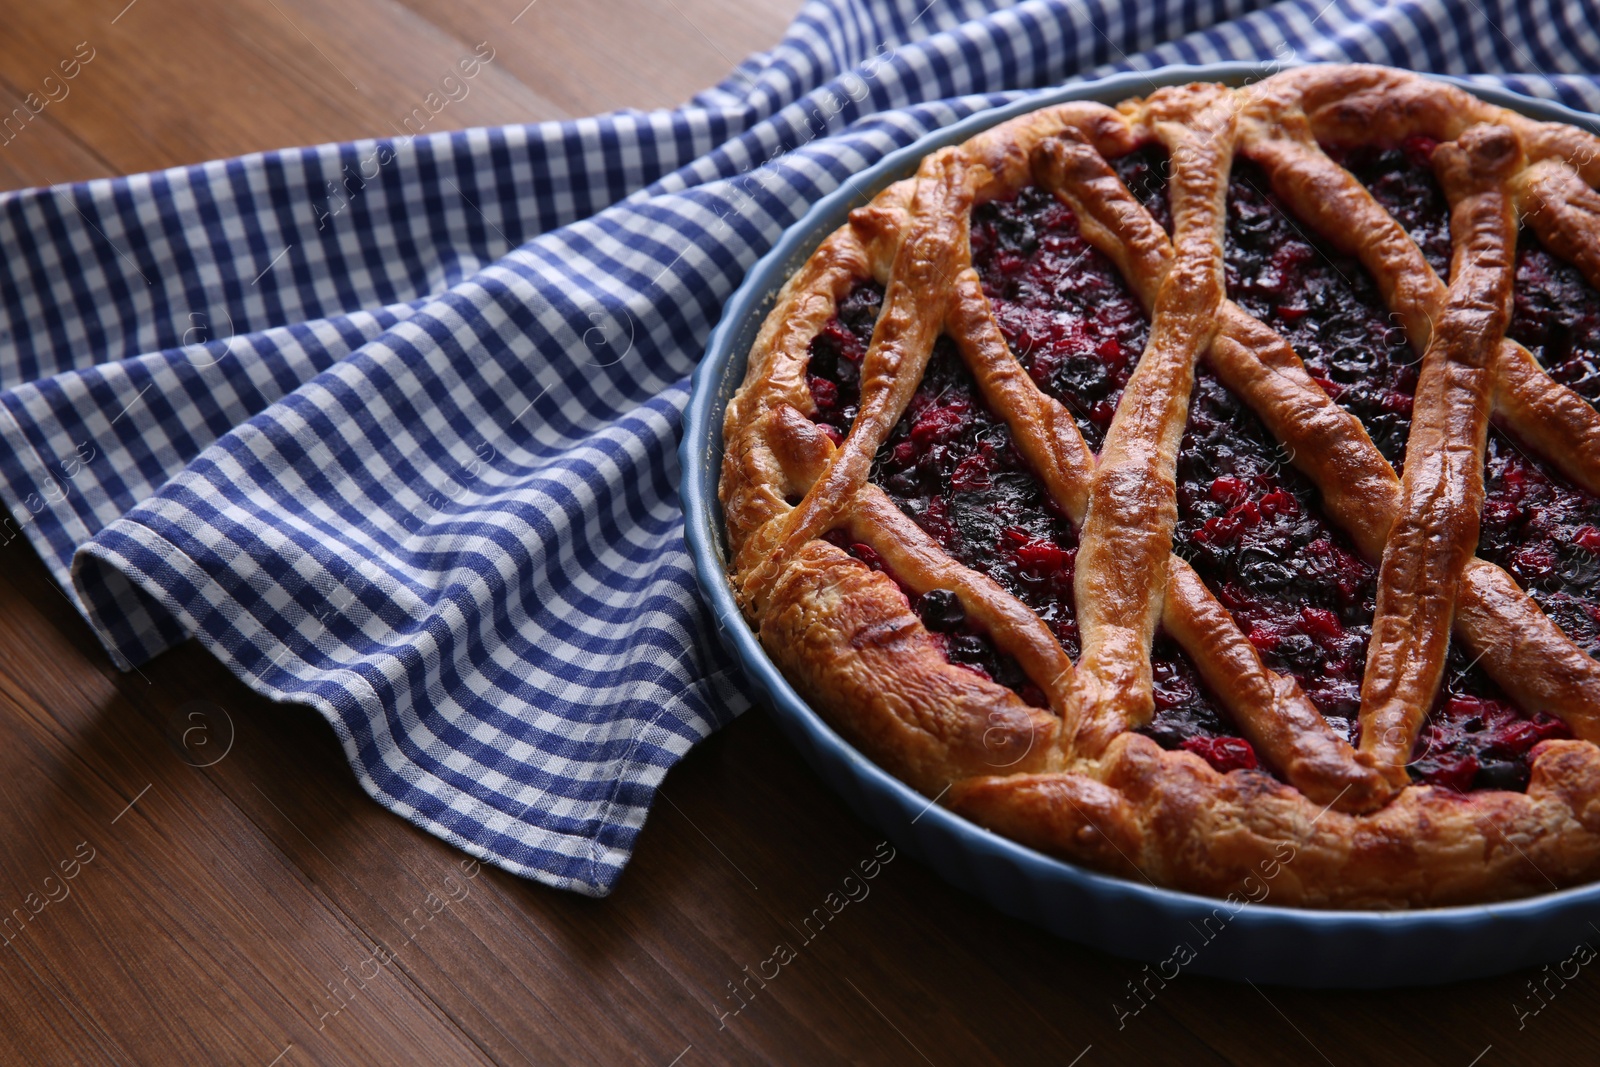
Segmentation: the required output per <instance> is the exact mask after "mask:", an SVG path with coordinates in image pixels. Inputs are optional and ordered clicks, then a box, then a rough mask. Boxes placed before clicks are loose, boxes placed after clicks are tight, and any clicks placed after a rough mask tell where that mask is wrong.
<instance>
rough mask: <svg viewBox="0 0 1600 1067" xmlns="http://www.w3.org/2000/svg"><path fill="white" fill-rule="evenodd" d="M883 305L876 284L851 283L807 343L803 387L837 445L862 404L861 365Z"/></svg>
mask: <svg viewBox="0 0 1600 1067" xmlns="http://www.w3.org/2000/svg"><path fill="white" fill-rule="evenodd" d="M882 305H883V287H882V286H880V285H878V284H877V283H875V282H870V281H864V282H858V283H856V286H855V288H854V289H852V290H850V292H849V294H848V295H846V296H845V298H844V299H843V300H841V301H839V308H838V311H837V313H836V314H835V315H834V316H833V318H831V319H829V320H828V321H827V323H826V324H825V325H824V326H823V327H822V332H820V333H818V334H817V336H816V338H815V339H813V340H812V342H811V358H810V362H809V363H808V364H807V365H806V384H807V385H808V386H810V388H811V399H812V401H813V402H815V404H816V405H817V412H816V414H815V415H814V416H813V417H812V418H813V421H814V422H816V424H817V425H818V426H820V427H822V429H823V432H824V433H826V434H827V435H828V436H829V437H831V438H833V443H834V444H838V443H839V442H840V441H843V440H844V435H845V434H847V433H849V432H850V424H851V423H852V422H854V421H855V418H856V405H857V404H859V403H860V402H861V361H862V360H863V359H865V358H866V355H867V345H868V344H869V343H870V342H871V341H872V327H873V326H874V325H875V324H876V323H877V321H878V310H879V308H881V307H882Z"/></svg>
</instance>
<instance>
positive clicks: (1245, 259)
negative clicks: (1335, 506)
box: [1227, 152, 1443, 470]
mask: <svg viewBox="0 0 1600 1067" xmlns="http://www.w3.org/2000/svg"><path fill="white" fill-rule="evenodd" d="M1378 158H1381V159H1383V160H1385V161H1386V167H1387V169H1386V170H1383V171H1382V172H1381V173H1378V172H1377V164H1376V163H1375V162H1373V163H1371V164H1369V166H1368V167H1367V170H1368V176H1369V178H1370V179H1374V180H1388V181H1390V182H1391V184H1394V185H1396V186H1397V187H1399V186H1401V185H1402V184H1403V183H1402V182H1401V180H1400V177H1398V176H1397V175H1396V171H1399V170H1401V169H1404V170H1406V172H1407V179H1408V180H1410V181H1413V182H1414V183H1422V182H1423V181H1424V179H1425V180H1426V182H1429V183H1431V182H1432V181H1433V177H1432V173H1431V172H1428V171H1426V170H1423V171H1420V172H1419V173H1417V174H1416V175H1415V176H1412V175H1411V174H1410V171H1412V170H1414V169H1415V168H1414V167H1412V165H1411V162H1410V157H1408V156H1407V155H1406V154H1405V153H1404V152H1395V153H1390V154H1387V155H1383V156H1381V157H1378ZM1439 204H1440V206H1441V208H1442V205H1443V199H1442V197H1441V198H1440V200H1439ZM1419 211H1420V209H1419ZM1418 225H1419V226H1421V227H1423V228H1425V225H1424V224H1423V223H1420V222H1419V224H1418ZM1227 274H1228V295H1229V296H1230V297H1232V298H1233V300H1234V302H1235V303H1237V304H1238V305H1239V306H1240V307H1242V308H1244V310H1246V311H1248V312H1249V313H1250V314H1252V315H1254V316H1255V317H1256V318H1258V319H1260V320H1261V321H1262V322H1264V323H1266V324H1267V325H1268V326H1271V327H1272V328H1273V329H1274V330H1276V331H1278V333H1279V334H1280V335H1281V336H1283V337H1284V339H1286V340H1287V341H1288V342H1289V343H1290V344H1291V345H1293V346H1294V350H1295V351H1296V352H1297V353H1299V355H1300V358H1301V359H1302V360H1303V361H1304V362H1305V365H1306V369H1307V370H1308V371H1310V373H1311V376H1312V377H1313V378H1315V379H1316V380H1317V382H1318V384H1320V385H1321V386H1322V387H1323V389H1325V390H1326V391H1327V393H1328V395H1329V396H1331V397H1333V399H1334V400H1336V401H1338V402H1339V404H1340V405H1341V406H1342V407H1343V408H1344V409H1345V410H1346V411H1349V412H1350V413H1351V414H1352V415H1355V416H1356V417H1357V418H1359V419H1360V420H1361V421H1362V423H1363V424H1364V425H1365V426H1366V428H1367V434H1368V436H1370V437H1371V438H1372V443H1373V444H1375V445H1377V446H1378V450H1379V451H1380V452H1382V453H1383V455H1384V457H1385V458H1386V459H1388V460H1389V462H1390V463H1392V464H1394V466H1395V469H1396V470H1399V469H1400V465H1401V463H1402V461H1403V460H1404V459H1405V448H1406V434H1407V431H1408V430H1409V429H1410V426H1411V396H1412V394H1413V393H1414V392H1415V391H1416V388H1417V367H1418V364H1419V362H1420V357H1419V356H1418V355H1417V354H1416V353H1415V352H1413V351H1412V349H1411V346H1410V345H1409V344H1408V343H1407V341H1406V336H1405V331H1404V330H1403V329H1401V328H1400V326H1399V325H1398V323H1397V322H1396V321H1395V320H1392V319H1391V318H1390V315H1389V311H1388V308H1387V307H1385V306H1384V303H1383V300H1382V298H1381V297H1380V295H1379V293H1378V287H1377V284H1376V283H1375V282H1373V280H1372V277H1371V276H1370V275H1369V274H1367V272H1366V271H1365V270H1364V269H1363V268H1362V266H1361V264H1360V263H1359V262H1358V261H1357V260H1356V259H1355V258H1354V257H1353V256H1346V255H1343V254H1341V253H1339V252H1337V251H1335V250H1334V249H1333V247H1332V246H1330V245H1329V244H1328V243H1327V242H1326V241H1324V240H1322V239H1321V238H1320V237H1318V236H1316V235H1315V234H1313V233H1312V232H1311V231H1310V230H1309V229H1307V228H1306V227H1304V226H1302V225H1301V224H1300V223H1299V222H1297V221H1295V220H1294V219H1293V218H1291V217H1290V215H1289V214H1288V209H1287V208H1285V207H1284V206H1283V205H1282V204H1281V203H1280V202H1279V201H1278V199H1277V197H1276V196H1274V195H1273V194H1272V192H1271V189H1270V185H1269V183H1268V180H1267V176H1266V174H1265V173H1264V172H1263V171H1262V170H1261V168H1260V167H1257V166H1256V165H1255V164H1253V163H1251V162H1249V161H1248V160H1246V159H1243V158H1240V159H1237V160H1235V161H1234V165H1233V179H1232V182H1231V183H1230V187H1229V190H1228V220H1227Z"/></svg>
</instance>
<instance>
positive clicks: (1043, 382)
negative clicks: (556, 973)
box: [719, 66, 1600, 908]
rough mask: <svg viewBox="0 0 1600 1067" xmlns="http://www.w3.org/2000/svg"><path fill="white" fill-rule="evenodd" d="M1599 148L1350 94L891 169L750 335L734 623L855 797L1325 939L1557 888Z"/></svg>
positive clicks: (1313, 95) (1587, 685)
mask: <svg viewBox="0 0 1600 1067" xmlns="http://www.w3.org/2000/svg"><path fill="white" fill-rule="evenodd" d="M1597 157H1600V140H1597V139H1596V138H1594V137H1593V136H1592V135H1590V134H1588V133H1586V132H1584V131H1581V130H1579V129H1577V128H1575V127H1573V126H1570V125H1564V124H1552V123H1541V122H1535V121H1532V120H1530V119H1528V118H1526V117H1524V116H1523V115H1522V114H1520V113H1517V112H1514V111H1509V110H1506V109H1504V108H1501V107H1499V106H1496V105H1493V104H1489V103H1486V102H1484V101H1482V100H1480V99H1478V98H1477V97H1474V96H1472V95H1469V94H1468V93H1466V92H1464V91H1463V90H1461V89H1459V88H1457V87H1454V86H1449V85H1446V84H1444V83H1441V82H1439V81H1437V80H1433V79H1425V78H1421V77H1419V76H1416V75H1412V74H1407V73H1404V72H1399V71H1393V70H1388V69H1385V68H1375V67H1348V66H1320V67H1306V68H1297V69H1294V70H1291V71H1287V72H1284V73H1281V74H1277V75H1275V76H1273V77H1271V78H1268V79H1266V80H1263V81H1260V82H1256V83H1254V84H1251V85H1248V86H1245V87H1243V88H1240V89H1229V88H1226V87H1223V86H1220V85H1215V84H1206V83H1201V82H1195V83H1191V84H1187V85H1182V86H1174V87H1169V88H1163V89H1159V90H1157V91H1155V92H1153V93H1150V94H1148V95H1146V96H1145V97H1143V98H1141V99H1135V100H1129V101H1127V102H1125V103H1123V104H1122V105H1121V106H1119V107H1116V108H1112V107H1107V106H1105V105H1102V104H1097V103H1090V102H1086V101H1074V102H1069V103H1063V104H1059V105H1056V106H1053V107H1048V108H1043V109H1040V110H1037V111H1032V112H1029V113H1027V114H1024V115H1021V116H1019V117H1017V118H1014V119H1012V120H1011V121H1009V122H1006V123H1003V124H1001V125H998V126H994V127H992V128H990V129H987V130H985V131H984V132H982V133H979V134H978V135H977V136H975V137H972V138H970V139H969V140H967V141H965V142H963V143H961V144H960V145H957V146H952V147H948V148H943V149H940V150H938V151H934V152H931V153H929V154H927V155H926V156H925V157H924V158H923V159H922V161H921V163H920V165H919V167H918V170H917V173H916V175H915V177H913V178H911V179H908V180H905V181H902V182H899V183H896V184H894V185H891V186H889V188H887V189H886V190H884V191H883V192H882V193H880V194H879V195H878V196H877V197H876V198H874V199H873V201H872V202H871V203H870V204H868V205H866V206H864V207H862V208H860V209H858V210H857V211H856V212H854V213H853V214H852V215H851V217H850V221H849V222H848V223H847V224H846V225H845V226H843V227H842V228H840V229H839V230H837V231H835V232H834V233H833V234H832V235H831V236H829V237H828V238H827V239H826V240H824V241H823V242H822V243H821V245H820V246H819V247H817V249H816V251H815V252H814V253H813V254H812V255H811V256H810V258H809V259H808V260H807V261H806V262H805V263H804V264H803V265H802V266H801V267H800V268H799V269H798V270H796V271H795V272H794V273H793V275H792V276H791V277H790V280H789V281H788V283H787V284H786V285H785V286H784V288H783V290H782V291H781V292H780V293H779V294H778V297H777V300H776V303H775V305H774V307H773V309H772V311H771V313H770V314H769V315H768V317H767V319H766V323H765V325H764V326H763V327H762V328H761V330H760V332H759V334H758V335H757V336H756V338H755V341H754V344H753V345H752V346H751V347H750V349H749V362H748V369H747V371H746V377H745V380H744V384H743V385H742V386H741V387H740V389H739V391H738V392H737V393H736V394H735V395H734V397H733V398H732V400H731V402H730V403H729V404H728V406H727V410H726V415H725V419H724V424H723V436H724V444H725V453H724V459H723V465H722V472H721V479H720V486H719V496H720V499H721V503H722V506H723V511H724V515H725V520H726V535H727V541H728V546H729V549H730V554H729V557H728V561H729V564H730V567H729V570H730V577H731V582H732V586H733V589H734V592H735V593H736V595H737V598H738V601H739V604H740V606H741V607H742V609H743V610H744V613H745V616H746V618H747V619H748V620H749V621H750V622H751V624H752V625H753V626H755V627H756V628H757V631H758V632H759V634H760V638H761V642H762V644H763V646H764V647H765V649H766V651H767V654H768V655H769V656H770V657H771V658H772V660H773V661H774V662H776V663H777V665H778V666H779V667H780V668H781V669H782V671H783V673H784V675H785V677H786V678H787V679H788V680H789V682H790V683H792V684H793V685H794V687H795V688H796V689H797V690H798V691H799V693H800V694H801V695H802V696H804V697H805V698H806V700H807V701H808V702H809V703H810V704H811V705H812V706H813V707H815V708H816V709H817V710H818V711H820V712H821V713H822V715H823V716H824V717H825V718H826V719H827V720H828V722H829V723H831V724H832V725H833V726H834V727H835V728H837V729H838V730H839V731H840V733H842V734H843V735H844V736H845V737H846V738H847V739H848V740H849V741H851V742H852V743H853V744H854V745H855V746H856V747H857V748H858V749H860V750H861V751H862V752H864V753H866V754H867V755H868V756H870V757H871V758H872V759H873V760H874V761H876V762H877V763H878V764H879V765H881V766H882V767H884V768H886V769H888V770H889V771H890V772H892V773H893V774H894V775H896V776H897V777H899V778H900V779H902V780H903V781H905V782H907V783H908V784H910V785H911V786H913V787H914V788H916V789H917V790H919V791H920V792H921V793H922V794H923V795H924V796H926V797H928V798H929V799H930V800H931V799H937V800H938V801H939V802H940V803H942V804H943V805H945V806H946V807H948V808H949V809H951V810H952V811H954V812H957V813H959V814H961V815H963V816H965V817H966V818H968V819H970V820H972V821H974V822H977V823H979V824H981V825H984V826H986V827H989V828H991V829H992V830H994V831H996V832H998V833H1000V834H1003V835H1005V836H1006V837H1009V838H1011V839H1013V840H1015V841H1019V842H1022V843H1023V844H1026V845H1029V846H1032V847H1034V848H1037V849H1039V850H1041V851H1045V852H1049V853H1051V854H1054V855H1057V856H1061V857H1063V858H1066V859H1068V860H1071V861H1072V862H1074V863H1077V864H1081V865H1085V866H1088V867H1092V868H1096V869H1099V870H1102V871H1107V872H1111V873H1115V874H1120V875H1123V876H1127V877H1133V878H1144V879H1148V880H1150V881H1151V882H1154V883H1159V884H1161V885H1166V886H1172V887H1176V888H1179V889H1183V890H1187V891H1191V892H1197V893H1203V894H1208V895H1212V896H1219V897H1227V896H1228V895H1229V894H1237V893H1238V892H1239V891H1241V889H1243V888H1245V887H1247V886H1248V885H1250V884H1251V881H1252V880H1254V881H1255V882H1256V883H1260V882H1261V881H1262V879H1263V878H1264V877H1267V878H1269V880H1270V882H1271V893H1272V902H1273V903H1274V904H1290V905H1300V906H1326V907H1341V908H1352V907H1379V908H1401V907H1408V906H1411V907H1414V906H1424V905H1426V906H1436V905H1441V904H1455V903H1463V902H1475V901H1487V900H1495V899H1503V898H1507V897H1514V896H1520V895H1526V894H1530V893H1534V892H1541V891H1546V890H1549V889H1551V888H1555V887H1557V886H1561V885H1570V884H1575V883H1578V882H1582V881H1586V880H1588V879H1591V878H1593V877H1594V876H1595V874H1596V873H1597V869H1600V803H1597V801H1600V751H1597V750H1596V748H1595V746H1594V744H1593V741H1594V740H1596V739H1600V665H1597V664H1596V662H1595V660H1594V658H1593V654H1594V653H1595V651H1596V650H1597V648H1600V498H1597V497H1596V496H1595V495H1593V494H1594V493H1596V492H1600V414H1597V413H1596V411H1595V409H1594V407H1593V405H1592V401H1593V399H1594V398H1595V397H1596V396H1597V395H1600V373H1597V371H1596V370H1595V367H1596V363H1595V356H1594V352H1593V349H1591V348H1590V347H1588V345H1589V343H1590V342H1589V337H1590V336H1591V331H1592V327H1593V326H1594V325H1595V324H1596V322H1600V295H1597V294H1596V292H1595V289H1594V288H1593V285H1594V283H1595V282H1597V281H1600V229H1597V227H1600V222H1597V219H1600V197H1596V195H1595V194H1594V193H1593V192H1592V190H1591V188H1590V186H1591V185H1592V184H1593V183H1595V182H1597V181H1600V158H1597ZM1519 223H1520V237H1519ZM1444 279H1448V283H1447V282H1446V281H1445V280H1444ZM1397 471H1398V472H1399V473H1398V474H1397V473H1396V472H1397ZM1475 551H1476V555H1475V554H1474V552H1475ZM1268 871H1270V872H1271V873H1270V876H1268V875H1267V873H1266V872H1268ZM1252 899H1253V898H1252Z"/></svg>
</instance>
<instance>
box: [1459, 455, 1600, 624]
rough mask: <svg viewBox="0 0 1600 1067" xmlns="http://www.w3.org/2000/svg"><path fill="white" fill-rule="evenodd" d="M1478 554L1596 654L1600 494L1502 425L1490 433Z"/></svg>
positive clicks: (1599, 612)
mask: <svg viewBox="0 0 1600 1067" xmlns="http://www.w3.org/2000/svg"><path fill="white" fill-rule="evenodd" d="M1478 555H1480V556H1482V557H1483V558H1484V559H1486V560H1488V561H1489V562H1491V563H1496V564H1498V565H1500V566H1501V567H1504V568H1505V569H1506V570H1507V571H1509V572H1510V573H1511V576H1512V577H1514V578H1515V579H1516V580H1517V583H1518V584H1519V585H1521V586H1522V587H1523V588H1524V589H1526V590H1527V591H1528V593H1529V595H1531V596H1532V597H1533V599H1534V600H1536V601H1538V603H1539V606H1540V607H1541V608H1543V609H1544V612H1545V614H1546V615H1548V616H1550V618H1551V619H1553V620H1555V622H1556V625H1558V626H1560V627H1561V629H1562V630H1564V631H1566V634H1567V636H1568V637H1570V638H1572V640H1573V641H1575V642H1577V644H1578V645H1579V647H1581V648H1582V649H1583V650H1584V651H1585V652H1587V653H1589V654H1590V655H1591V656H1593V655H1596V654H1600V498H1596V497H1594V496H1591V495H1590V494H1589V493H1586V492H1584V491H1583V490H1582V489H1579V488H1578V487H1577V486H1575V485H1572V484H1571V483H1569V482H1567V481H1566V480H1565V479H1564V478H1562V477H1561V476H1560V475H1559V474H1557V473H1555V472H1554V471H1553V470H1551V469H1550V468H1549V467H1548V466H1546V465H1545V464H1544V463H1541V462H1540V461H1538V460H1536V459H1534V458H1533V457H1532V456H1530V455H1529V454H1528V453H1527V452H1525V451H1524V450H1523V449H1522V448H1520V447H1519V446H1518V445H1517V444H1516V442H1515V441H1514V440H1513V439H1512V438H1511V436H1510V435H1509V433H1507V432H1504V431H1501V430H1499V429H1494V430H1491V431H1490V433H1489V447H1488V452H1487V456H1486V463H1485V469H1484V502H1483V518H1482V524H1481V526H1480V527H1479V532H1478Z"/></svg>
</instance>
